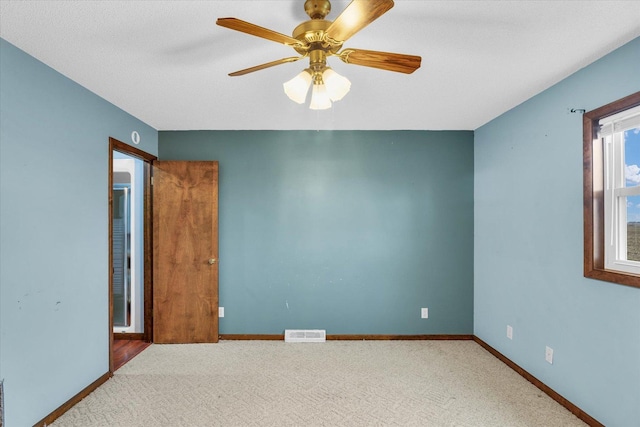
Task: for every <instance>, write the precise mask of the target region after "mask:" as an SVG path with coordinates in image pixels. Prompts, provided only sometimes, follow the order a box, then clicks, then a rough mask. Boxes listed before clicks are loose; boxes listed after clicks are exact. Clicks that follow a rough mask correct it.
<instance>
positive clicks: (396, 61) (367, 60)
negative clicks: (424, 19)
mask: <svg viewBox="0 0 640 427" xmlns="http://www.w3.org/2000/svg"><path fill="white" fill-rule="evenodd" d="M338 56H339V57H340V59H342V61H343V62H345V63H347V64H355V65H363V66H365V67H373V68H380V69H381V70H388V71H396V72H398V73H405V74H411V73H413V72H414V71H415V70H417V69H418V68H420V63H421V62H422V58H421V57H419V56H415V55H404V54H402V53H390V52H378V51H375V50H363V49H345V50H343V51H342V52H340V53H339V54H338Z"/></svg>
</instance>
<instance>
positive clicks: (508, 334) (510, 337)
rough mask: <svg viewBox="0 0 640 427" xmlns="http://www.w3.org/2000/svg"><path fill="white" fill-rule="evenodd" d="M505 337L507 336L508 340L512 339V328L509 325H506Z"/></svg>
mask: <svg viewBox="0 0 640 427" xmlns="http://www.w3.org/2000/svg"><path fill="white" fill-rule="evenodd" d="M507 338H509V339H510V340H512V339H513V328H512V327H511V325H507Z"/></svg>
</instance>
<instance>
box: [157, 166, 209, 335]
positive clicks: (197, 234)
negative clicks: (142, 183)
mask: <svg viewBox="0 0 640 427" xmlns="http://www.w3.org/2000/svg"><path fill="white" fill-rule="evenodd" d="M153 256H154V260H153V341H154V342H156V343H207V342H218V261H217V258H218V162H187V161H157V162H154V163H153Z"/></svg>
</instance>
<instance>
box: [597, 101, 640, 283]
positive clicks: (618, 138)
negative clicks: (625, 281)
mask: <svg viewBox="0 0 640 427" xmlns="http://www.w3.org/2000/svg"><path fill="white" fill-rule="evenodd" d="M599 125H600V131H599V136H600V137H601V138H602V139H603V143H604V178H605V183H604V184H605V185H604V190H605V191H604V223H605V227H604V232H605V233H604V234H605V242H604V246H605V251H604V252H605V257H604V264H605V265H604V267H605V269H608V270H616V271H623V272H627V273H633V274H640V262H638V261H630V260H627V259H626V258H627V199H626V197H627V196H638V195H640V186H636V187H625V159H624V132H625V131H626V130H629V129H634V128H636V127H640V106H638V107H634V108H631V109H629V110H625V111H623V112H621V113H618V114H614V115H612V116H609V117H605V118H603V119H601V120H600V121H599Z"/></svg>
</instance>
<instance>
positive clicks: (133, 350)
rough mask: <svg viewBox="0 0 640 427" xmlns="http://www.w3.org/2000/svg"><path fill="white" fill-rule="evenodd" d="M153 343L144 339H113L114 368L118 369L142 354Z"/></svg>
mask: <svg viewBox="0 0 640 427" xmlns="http://www.w3.org/2000/svg"><path fill="white" fill-rule="evenodd" d="M150 345H151V343H148V342H145V341H142V340H114V341H113V370H114V371H117V370H118V369H119V368H121V367H122V365H124V364H125V363H127V362H128V361H130V360H131V359H133V358H134V357H136V356H137V355H138V354H140V353H141V352H142V351H143V350H144V349H145V348H147V347H149V346H150Z"/></svg>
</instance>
